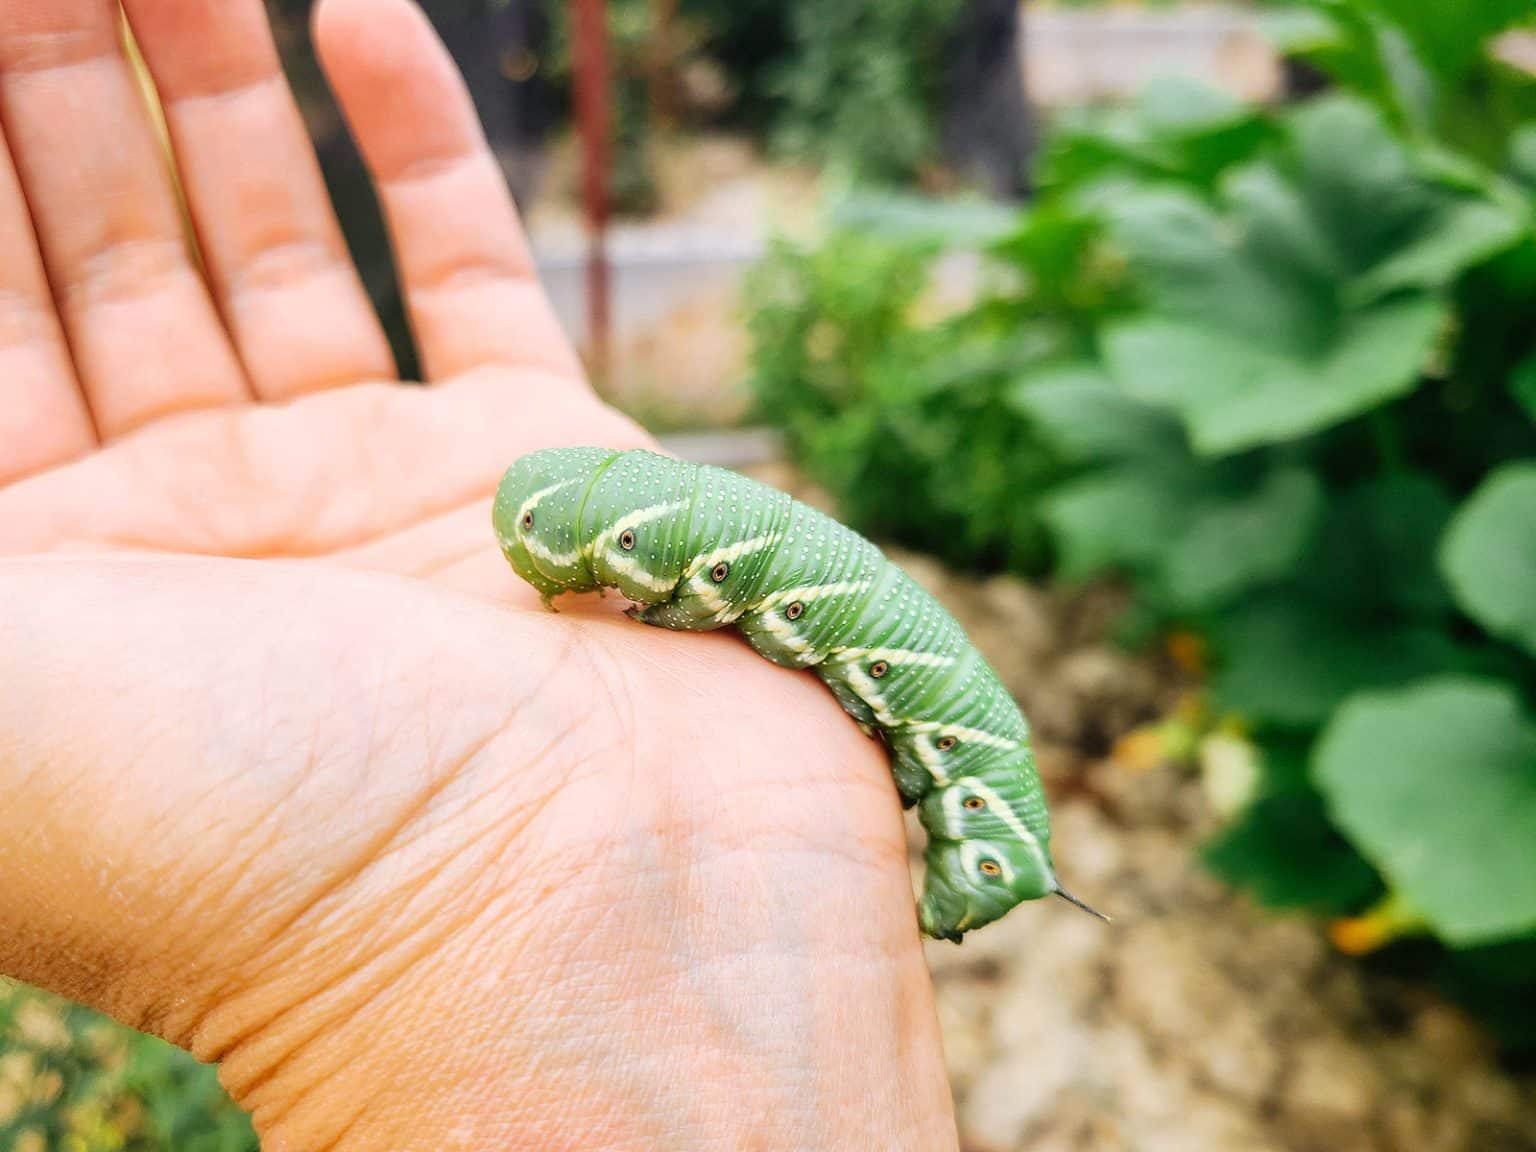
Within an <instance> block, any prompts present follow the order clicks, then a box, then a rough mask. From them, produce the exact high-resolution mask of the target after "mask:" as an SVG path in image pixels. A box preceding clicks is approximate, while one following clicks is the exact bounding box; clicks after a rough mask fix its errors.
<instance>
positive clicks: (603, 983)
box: [0, 0, 954, 1152]
mask: <svg viewBox="0 0 1536 1152" xmlns="http://www.w3.org/2000/svg"><path fill="white" fill-rule="evenodd" d="M125 7H126V9H127V11H128V15H129V17H130V19H131V21H132V22H133V25H134V28H135V32H136V34H137V37H138V39H139V41H140V43H141V45H142V47H143V50H144V52H145V55H146V57H147V59H148V61H149V64H150V66H151V69H152V71H153V73H154V75H155V79H156V83H157V85H158V87H159V89H160V93H161V96H162V99H163V101H164V103H165V106H166V112H167V119H168V123H169V128H170V136H171V140H172V142H173V144H174V147H175V153H176V159H177V166H178V171H179V174H180V178H181V181H182V185H183V187H184V189H185V192H186V198H187V204H188V208H189V212H190V217H191V219H192V221H193V222H194V224H195V226H196V233H197V236H198V240H199V244H200V251H201V258H202V265H203V266H202V268H201V269H199V268H198V267H197V266H196V265H195V264H194V263H193V262H192V260H191V259H190V257H189V256H188V254H187V248H186V246H185V244H184V243H183V240H182V234H181V221H180V218H179V215H178V213H177V210H176V204H175V199H174V196H173V194H172V190H171V186H170V185H169V183H168V182H167V181H166V179H165V178H164V175H163V172H162V171H161V169H160V168H158V167H157V165H158V163H159V161H158V152H157V149H156V147H155V143H154V140H153V137H152V135H151V133H150V131H149V129H148V128H147V127H146V124H145V122H144V121H143V119H142V114H141V112H140V110H139V108H138V106H137V105H136V103H135V101H134V100H133V98H132V97H133V91H132V89H131V87H130V83H131V82H130V79H129V74H128V72H127V70H126V67H125V65H124V63H123V61H122V59H121V57H120V56H119V55H118V54H117V50H116V48H115V37H114V31H115V30H114V25H113V21H112V19H111V12H110V6H109V5H107V4H105V3H101V2H99V0H67V2H60V3H55V4H51V5H36V4H30V3H23V2H22V0H0V118H3V123H4V130H5V137H6V143H7V145H8V146H9V151H10V155H11V156H12V157H13V160H14V168H15V173H16V175H15V177H11V176H10V175H9V174H8V173H6V172H5V171H3V170H0V296H3V298H4V299H5V300H6V301H7V308H6V309H5V310H4V311H3V313H0V380H3V381H5V382H6V383H5V388H6V390H7V393H8V396H9V400H8V402H7V404H6V407H5V411H4V413H3V414H0V556H5V557H9V559H6V560H0V701H3V702H0V784H3V785H4V787H3V789H0V790H3V791H5V792H6V794H7V795H8V796H9V798H10V799H11V800H12V803H10V804H9V805H8V806H6V807H5V808H4V809H3V810H0V881H3V883H0V971H3V972H8V973H12V974H15V975H18V976H21V977H23V978H26V979H31V980H33V981H35V982H38V983H43V984H46V985H49V986H51V987H55V988H57V989H59V990H61V991H64V992H67V993H69V994H71V995H74V996H76V997H78V998H80V999H84V1000H87V1001H89V1002H92V1003H95V1004H97V1005H99V1006H102V1007H104V1008H106V1009H108V1010H109V1011H112V1012H114V1013H115V1014H117V1015H119V1016H120V1017H121V1018H123V1019H126V1020H128V1021H129V1022H131V1023H134V1024H136V1025H138V1026H140V1027H145V1028H148V1029H150V1030H154V1031H157V1032H159V1033H161V1034H162V1035H166V1036H168V1037H169V1038H171V1039H173V1040H175V1041H176V1042H178V1043H182V1044H184V1045H187V1046H189V1047H191V1048H192V1049H193V1050H194V1051H195V1052H197V1053H198V1054H199V1055H200V1056H202V1057H204V1058H208V1059H219V1060H222V1061H223V1072H224V1076H225V1079H226V1083H228V1085H229V1086H230V1088H231V1090H232V1091H233V1093H234V1094H235V1096H236V1098H237V1099H238V1100H240V1102H241V1103H242V1104H244V1105H246V1106H247V1107H250V1108H251V1109H252V1110H253V1112H254V1115H255V1117H256V1121H257V1125H258V1129H259V1130H260V1131H261V1133H262V1136H263V1139H264V1141H266V1142H268V1143H269V1144H270V1146H271V1147H273V1148H282V1149H285V1150H289V1149H291V1150H295V1152H297V1150H300V1149H307V1148H346V1149H372V1148H383V1147H388V1148H391V1149H399V1148H414V1147H423V1148H429V1147H430V1148H452V1147H464V1148H478V1147H482V1146H487V1147H488V1146H495V1147H502V1148H520V1147H527V1148H540V1149H544V1148H563V1147H572V1148H575V1147H580V1148H583V1149H597V1148H615V1149H617V1148H624V1149H641V1148H645V1149H650V1148H668V1149H680V1148H705V1147H708V1148H715V1147H720V1148H735V1147H743V1148H762V1149H775V1148H780V1147H784V1148H791V1147H793V1148H806V1147H816V1148H834V1147H836V1148H860V1147H877V1146H878V1147H882V1148H885V1147H891V1148H899V1147H911V1148H925V1149H927V1148H939V1147H944V1146H952V1145H953V1141H954V1135H953V1125H952V1121H951V1119H950V1114H949V1106H948V1102H947V1096H946V1091H945V1085H944V1077H943V1070H942V1065H941V1060H940V1056H939V1046H938V1040H937V1035H936V1027H935V1023H934V1018H933V1010H932V1004H931V995H930V991H929V988H928V984H927V977H926V972H925V970H924V967H923V963H922V957H921V953H920V950H919V947H918V941H917V934H916V925H915V917H914V915H913V910H912V904H911V896H910V892H909V890H908V887H907V881H906V870H905V850H904V846H903V841H902V834H901V824H900V819H899V815H898V808H897V804H896V800H895V794H894V790H893V788H892V786H891V784H890V781H889V777H888V773H887V772H886V770H885V768H884V765H883V763H882V762H881V758H880V757H879V756H878V755H877V754H876V752H875V749H874V746H873V745H872V744H871V743H870V742H869V741H867V740H865V739H864V738H863V737H862V736H860V735H859V734H858V732H857V729H856V728H855V727H854V726H853V725H852V724H850V723H848V722H847V720H846V718H845V717H843V716H841V714H840V713H838V711H837V709H836V707H835V705H834V704H833V703H832V702H831V700H830V698H829V697H828V696H826V694H825V693H824V692H823V691H822V690H821V689H820V688H819V686H818V685H816V684H814V683H813V682H810V681H809V680H808V679H807V678H805V677H803V676H797V675H794V674H791V673H787V672H784V671H782V670H779V669H776V668H773V667H771V666H769V665H767V664H766V663H764V662H761V661H758V660H756V659H755V658H753V657H752V656H751V655H750V653H748V652H747V651H746V649H745V648H744V647H743V646H742V645H740V644H738V643H735V642H733V641H732V640H731V639H729V638H726V637H720V636H679V635H673V634H669V633H661V632H655V631H651V630H648V629H645V628H642V627H640V626H638V625H635V624H633V623H631V622H629V621H626V620H623V619H622V618H620V617H619V616H618V615H617V613H616V612H614V611H613V610H612V609H611V608H610V607H608V606H607V605H605V604H604V603H602V602H593V603H588V604H573V605H571V606H569V607H565V606H563V611H562V612H561V613H560V614H559V615H552V614H549V613H546V612H543V611H542V610H540V609H539V608H538V607H537V601H536V597H535V596H533V595H532V593H531V592H530V591H529V590H527V589H525V588H524V587H523V586H521V585H520V584H519V583H518V582H517V581H516V580H515V578H513V576H512V575H511V573H510V572H509V571H508V570H507V568H506V566H505V565H504V563H502V561H501V559H500V557H499V555H498V554H497V552H496V549H495V547H494V541H493V538H492V534H491V532H490V529H489V523H488V519H489V498H490V495H491V492H492V490H493V488H494V486H495V483H496V480H497V478H498V476H499V474H500V472H501V470H502V469H503V468H504V467H505V466H506V464H507V463H508V462H509V461H510V460H512V459H513V458H515V457H516V456H518V455H520V454H521V453H523V452H525V451H528V450H530V449H533V448H537V447H542V446H548V445H553V444H563V443H597V444H605V445H612V446H615V447H625V446H632V445H638V444H643V443H646V439H645V437H644V435H643V433H641V432H640V431H639V430H638V429H636V428H635V427H634V426H633V425H632V424H630V423H629V422H628V421H626V420H625V419H624V418H622V417H621V416H619V415H617V414H615V413H613V412H612V411H611V410H609V409H608V408H606V407H605V406H603V405H602V404H600V403H599V402H598V401H597V400H596V399H595V397H593V395H592V394H591V392H590V391H589V390H588V389H587V388H586V386H585V384H584V383H583V382H582V380H581V377H580V372H579V368H578V367H577V365H576V362H575V360H574V358H573V357H572V356H571V354H570V352H569V351H568V349H567V348H566V345H565V343H564V340H563V338H562V336H561V335H560V333H559V330H558V327H557V326H556V325H555V323H554V321H553V320H552V318H551V316H550V314H549V311H548V309H547V306H546V305H545V303H544V300H543V297H542V295H541V294H540V292H539V290H538V287H537V284H536V281H535V280H534V278H533V276H532V273H531V271H530V268H529V264H528V261H527V256H526V250H525V248H524V246H523V243H522V239H521V236H520V234H519V232H518V229H517V225H516V221H515V216H514V213H513V210H512V208H511V206H510V203H509V201H508V200H507V197H506V194H505V190H504V188H503V187H502V185H501V182H500V179H499V175H498V173H497V170H496V166H495V164H494V163H493V161H492V160H491V158H490V156H489V153H488V152H487V151H486V149H485V147H484V144H483V142H482V141H481V139H480V137H479V134H478V129H477V128H476V126H475V123H474V118H473V114H472V112H471V110H470V108H469V106H468V102H467V99H466V97H465V95H464V93H463V91H462V88H461V86H460V84H459V82H458V79H457V77H456V75H455V74H454V72H453V69H452V66H451V64H450V63H449V62H448V61H447V59H446V57H445V56H444V55H443V54H442V52H441V49H440V48H439V47H438V46H437V45H436V43H435V41H434V40H433V39H432V37H431V34H430V31H429V30H428V29H427V27H426V25H425V23H424V21H422V20H421V18H420V17H419V15H418V14H417V13H416V12H415V11H414V10H413V9H411V8H410V7H408V6H407V4H406V3H405V0H327V2H326V3H324V4H322V5H321V10H320V12H319V15H318V17H317V31H318V41H319V46H320V48H321V52H322V57H323V59H324V62H325V64H326V65H327V69H328V73H329V75H330V78H331V81H332V84H333V86H334V87H335V89H336V91H337V94H338V97H339V98H340V101H341V103H342V105H343V107H344V109H345V111H346V112H347V114H348V117H349V121H350V123H351V126H352V128H353V131H354V134H355V135H356V137H357V139H358V142H359V144H360V146H361V148H362V151H363V153H364V155H365V158H366V159H367V161H368V163H369V165H370V167H371V169H372V171H373V173H374V176H375V179H376V182H377V186H378V188H379V191H380V196H381V202H382V204H383V206H384V208H385V212H386V215H387V217H388V220H389V224H390V228H391V233H392V239H393V242H394V245H395V252H396V258H397V265H398V267H399V271H400V276H401V280H402V286H403V288H404V290H405V294H406V297H407V299H408V302H409V306H410V311H411V319H412V324H413V329H414V331H415V334H416V337H417V341H418V345H419V347H420V350H421V352H422V357H423V361H424V363H425V365H426V368H427V372H428V376H429V380H428V383H427V385H426V386H425V387H421V386H413V385H406V384H402V383H399V382H397V381H396V380H394V379H393V372H392V367H391V365H390V362H389V357H388V352H387V346H386V344H385V342H384V340H383V337H382V334H381V333H380V332H379V329H378V325H377V322H376V320H375V319H374V318H373V315H372V313H371V312H370V311H369V309H368V306H367V302H366V299H365V298H364V296H363V293H362V291H361V288H360V287H359V285H358V282H357V279H356V276H355V273H354V272H353V271H352V269H351V267H350V265H349V264H348V262H347V260H346V257H345V252H344V249H343V247H342V245H341V241H340V239H339V235H338V233H337V230H336V228H335V224H334V221H333V220H332V218H331V216H330V211H329V208H328V206H327V205H326V203H325V199H324V195H323V191H322V188H321V185H320V182H319V178H318V175H317V173H316V172H315V170H314V165H313V160H312V157H311V156H310V153H309V151H308V146H307V142H306V141H305V140H304V138H303V134H302V131H301V129H300V127H299V125H298V121H297V118H296V114H295V112H294V109H293V106H292V102H291V98H290V97H289V96H288V94H287V92H286V89H285V88H284V87H283V85H282V83H281V78H280V76H279V75H278V74H277V72H276V63H275V57H274V55H273V52H272V49H271V42H270V37H269V34H268V32H267V30H266V27H265V18H264V15H263V13H262V6H261V4H260V2H259V0H238V2H231V0H130V2H129V3H127V4H126V5H125Z"/></svg>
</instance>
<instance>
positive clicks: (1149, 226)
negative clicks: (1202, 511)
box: [1102, 98, 1530, 455]
mask: <svg viewBox="0 0 1536 1152" xmlns="http://www.w3.org/2000/svg"><path fill="white" fill-rule="evenodd" d="M1286 131H1287V148H1286V149H1285V150H1284V152H1283V153H1282V154H1281V155H1280V156H1279V157H1278V158H1277V159H1276V160H1275V161H1274V162H1269V161H1266V162H1263V163H1256V164H1251V165H1249V166H1247V167H1245V168H1242V169H1239V170H1235V171H1233V172H1230V173H1229V174H1228V175H1227V177H1226V179H1225V180H1224V181H1223V182H1222V185H1221V190H1220V197H1219V200H1218V203H1217V205H1216V206H1215V207H1213V206H1211V205H1210V204H1208V203H1206V202H1204V201H1203V200H1201V199H1200V198H1199V197H1197V196H1195V195H1192V194H1190V193H1187V192H1181V191H1173V190H1169V189H1167V188H1154V189H1150V190H1147V189H1141V190H1134V189H1130V190H1122V191H1121V192H1120V194H1119V195H1117V196H1116V197H1114V198H1112V199H1106V200H1105V201H1104V203H1103V205H1102V210H1103V211H1105V212H1107V213H1108V215H1109V218H1110V221H1111V236H1112V239H1113V242H1114V244H1115V245H1116V246H1117V247H1118V248H1120V249H1121V250H1122V251H1123V252H1124V253H1125V255H1126V256H1127V258H1128V259H1129V261H1130V264H1131V268H1132V270H1133V273H1134V277H1135V279H1136V280H1137V281H1138V282H1139V283H1140V284H1141V286H1142V288H1143V291H1144V295H1145V297H1146V299H1147V302H1148V310H1147V312H1146V313H1145V314H1143V315H1140V316H1137V317H1133V318H1131V319H1128V320H1126V321H1123V322H1121V323H1118V324H1115V325H1112V326H1110V327H1109V328H1108V330H1107V332H1106V333H1105V336H1104V339H1103V345H1102V346H1103V354H1104V359H1105V363H1106V365H1107V367H1108V369H1109V371H1110V374H1111V375H1112V376H1113V378H1114V379H1115V381H1116V383H1118V384H1119V385H1120V386H1121V387H1122V388H1124V389H1125V390H1126V392H1127V393H1129V394H1130V395H1132V396H1135V397H1137V398H1139V399H1143V400H1146V401H1147V402H1149V403H1153V404H1161V405H1165V406H1167V407H1170V408H1172V409H1173V410H1175V411H1177V412H1178V413H1179V415H1180V416H1181V417H1182V418H1183V420H1184V421H1185V424H1186V426H1187V427H1188V429H1189V432H1190V437H1191V440H1192V442H1193V444H1194V446H1195V448H1196V450H1197V451H1199V452H1202V453H1204V454H1207V455H1223V454H1226V453H1231V452H1236V451H1239V450H1242V449H1246V448H1251V447H1256V446H1258V445H1262V444H1271V443H1279V442H1282V441H1286V440H1292V439H1296V438H1298V437H1301V436H1306V435H1309V434H1311V433H1315V432H1317V431H1320V430H1322V429H1324V428H1328V427H1330V426H1332V425H1335V424H1338V423H1340V422H1342V421H1344V420H1347V419H1350V418H1351V417H1354V416H1357V415H1359V414H1360V413H1362V412H1366V411H1368V410H1370V409H1371V408H1373V407H1376V406H1378V405H1380V404H1383V403H1385V402H1387V401H1389V400H1392V399H1395V398H1397V397H1400V396H1404V395H1406V394H1408V393H1410V392H1412V391H1413V390H1414V389H1415V388H1417V387H1418V384H1419V380H1420V376H1421V373H1422V372H1423V370H1424V368H1425V366H1426V365H1427V364H1428V363H1429V362H1430V360H1431V359H1432V356H1433V355H1434V353H1435V352H1436V350H1437V346H1438V344H1439V341H1440V339H1441V337H1442V335H1443V334H1444V332H1445V331H1446V328H1447V324H1448V322H1449V318H1450V315H1451V312H1450V305H1449V300H1448V295H1449V293H1448V289H1449V288H1450V287H1451V286H1452V285H1453V284H1454V283H1455V282H1456V281H1457V280H1458V278H1459V277H1460V276H1461V275H1462V273H1463V272H1465V271H1466V270H1467V269H1468V268H1471V267H1473V266H1476V265H1478V264H1479V263H1482V262H1485V261H1487V260H1489V259H1490V258H1491V257H1493V256H1494V255H1495V254H1497V253H1498V252H1500V251H1502V250H1504V249H1506V248H1508V247H1509V246H1511V245H1512V244H1514V243H1515V242H1516V241H1517V240H1518V239H1519V238H1520V237H1521V236H1523V235H1525V234H1526V233H1527V231H1528V229H1529V223H1530V221H1529V217H1530V212H1529V209H1528V207H1527V206H1526V205H1524V203H1523V202H1521V201H1519V200H1518V199H1517V198H1512V197H1510V196H1508V195H1505V194H1502V193H1500V194H1497V195H1495V194H1494V193H1493V192H1492V191H1490V190H1489V189H1490V188H1491V185H1487V184H1486V182H1484V183H1479V182H1478V181H1477V180H1475V179H1472V178H1471V176H1470V175H1468V174H1467V173H1464V172H1460V171H1459V170H1458V171H1457V172H1451V171H1449V170H1448V169H1447V168H1446V166H1444V165H1441V166H1438V167H1436V168H1435V169H1434V170H1431V168H1430V166H1429V165H1427V164H1422V163H1420V162H1419V161H1418V160H1417V159H1416V157H1415V156H1414V155H1413V154H1410V152H1409V151H1408V149H1407V148H1406V147H1405V146H1404V145H1403V143H1402V142H1401V141H1400V140H1398V139H1397V138H1395V137H1394V136H1393V134H1392V133H1391V132H1390V131H1389V130H1388V128H1387V126H1386V125H1385V124H1384V123H1383V121H1382V119H1381V117H1380V116H1379V115H1378V114H1376V113H1375V112H1373V111H1372V110H1371V109H1370V108H1369V107H1368V106H1366V105H1364V104H1362V103H1361V102H1359V101H1356V100H1349V99H1344V98H1330V99H1325V100H1321V101H1317V102H1314V103H1313V104H1310V105H1308V106H1306V107H1304V108H1303V109H1302V110H1300V111H1298V112H1296V113H1294V114H1292V115H1291V116H1290V117H1288V119H1287V121H1286Z"/></svg>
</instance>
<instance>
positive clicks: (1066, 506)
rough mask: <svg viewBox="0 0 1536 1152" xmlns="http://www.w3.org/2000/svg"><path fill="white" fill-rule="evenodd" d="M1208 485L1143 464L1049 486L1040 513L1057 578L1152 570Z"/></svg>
mask: <svg viewBox="0 0 1536 1152" xmlns="http://www.w3.org/2000/svg"><path fill="white" fill-rule="evenodd" d="M1209 483H1210V481H1209V480H1208V479H1207V478H1206V477H1204V476H1202V475H1201V474H1200V473H1199V472H1198V471H1197V470H1195V469H1192V468H1190V467H1188V466H1185V465H1182V464H1180V463H1178V462H1176V461H1169V462H1163V461H1149V462H1144V463H1140V462H1138V463H1133V464H1127V465H1122V466H1119V467H1113V468H1106V469H1103V470H1100V471H1097V472H1093V473H1090V474H1088V475H1087V476H1084V477H1081V478H1079V479H1075V480H1069V481H1067V482H1066V483H1063V484H1059V485H1057V486H1056V487H1055V489H1054V490H1053V491H1052V492H1051V493H1050V494H1049V495H1048V496H1046V498H1045V499H1044V500H1043V501H1042V503H1041V509H1040V513H1041V517H1042V518H1043V519H1044V520H1045V522H1046V524H1047V525H1048V526H1049V528H1050V529H1051V533H1052V535H1053V536H1054V537H1055V539H1056V543H1057V550H1058V574H1059V575H1060V576H1061V577H1062V579H1064V580H1068V581H1072V580H1081V579H1084V578H1086V577H1088V576H1091V575H1093V574H1095V573H1097V572H1100V571H1103V570H1104V569H1106V568H1126V569H1137V568H1150V567H1152V566H1154V565H1155V564H1156V563H1157V562H1158V561H1159V559H1160V558H1161V557H1162V555H1163V553H1164V551H1165V550H1166V548H1167V545H1168V541H1169V540H1170V539H1173V538H1174V537H1176V536H1177V535H1178V533H1180V532H1181V531H1183V530H1184V528H1185V526H1186V525H1187V524H1188V521H1189V515H1190V508H1191V506H1192V505H1193V504H1194V503H1195V502H1197V501H1200V500H1202V499H1204V498H1205V495H1206V492H1207V488H1208V485H1209Z"/></svg>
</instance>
